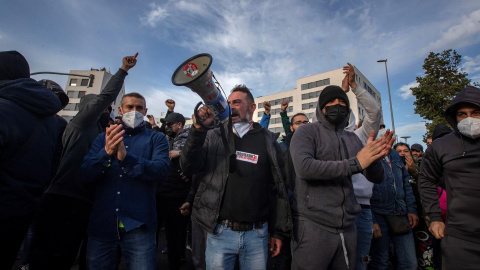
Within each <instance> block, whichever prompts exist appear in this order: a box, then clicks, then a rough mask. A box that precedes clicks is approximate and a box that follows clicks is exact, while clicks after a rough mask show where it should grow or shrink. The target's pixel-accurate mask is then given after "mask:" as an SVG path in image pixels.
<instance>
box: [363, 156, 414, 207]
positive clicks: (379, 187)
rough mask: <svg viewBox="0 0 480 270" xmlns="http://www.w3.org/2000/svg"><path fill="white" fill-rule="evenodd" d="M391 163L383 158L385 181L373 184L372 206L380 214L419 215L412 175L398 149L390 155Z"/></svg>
mask: <svg viewBox="0 0 480 270" xmlns="http://www.w3.org/2000/svg"><path fill="white" fill-rule="evenodd" d="M388 158H389V159H390V164H391V166H392V167H391V169H390V165H389V164H388V162H387V161H386V160H385V159H382V161H381V162H382V165H383V171H384V175H385V181H383V182H382V183H379V184H377V183H376V184H375V185H374V186H373V196H372V198H371V199H370V206H371V208H372V211H373V212H374V213H375V214H379V215H405V214H415V215H417V206H416V204H415V197H414V196H413V191H412V187H411V186H410V182H409V180H410V175H409V174H408V172H407V169H406V168H405V165H403V162H402V160H401V159H400V156H399V155H398V153H397V151H395V150H393V149H392V152H390V154H389V155H388Z"/></svg>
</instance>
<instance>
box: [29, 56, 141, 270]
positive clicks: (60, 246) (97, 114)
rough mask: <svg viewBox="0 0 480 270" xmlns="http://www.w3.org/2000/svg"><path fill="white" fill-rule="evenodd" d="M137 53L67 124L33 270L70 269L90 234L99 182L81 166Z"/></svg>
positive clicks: (40, 226)
mask: <svg viewBox="0 0 480 270" xmlns="http://www.w3.org/2000/svg"><path fill="white" fill-rule="evenodd" d="M137 55H138V53H137V54H136V55H135V56H126V57H124V58H123V60H122V67H121V68H120V69H119V70H118V71H117V73H116V74H115V75H113V77H112V78H110V80H109V81H108V83H107V85H106V86H105V88H104V89H103V90H102V91H101V92H100V94H98V95H94V94H89V95H85V96H84V97H83V98H82V99H81V101H80V104H79V107H80V110H79V112H78V113H77V115H76V116H75V117H74V118H73V120H72V121H71V122H70V123H69V124H68V125H67V128H66V129H65V132H64V134H63V152H62V158H61V161H60V166H59V168H58V172H57V174H56V175H55V177H54V178H53V180H52V183H51V184H50V186H49V188H48V189H47V191H46V194H45V196H44V197H43V199H42V205H41V207H40V211H39V214H38V217H37V235H36V238H35V240H34V243H33V258H32V262H31V264H30V269H70V267H71V266H72V264H73V262H74V261H75V258H76V256H77V253H78V248H79V246H80V244H81V242H82V239H83V238H85V236H86V231H87V225H88V219H89V216H90V212H91V210H92V207H93V201H94V194H95V192H94V191H95V186H94V185H93V184H91V183H87V181H85V180H84V179H81V178H80V173H79V168H80V165H81V164H82V160H83V157H84V156H85V155H86V154H88V151H89V150H90V147H91V145H92V143H93V141H94V140H95V138H96V137H97V135H98V134H100V133H101V132H102V130H103V129H105V127H102V126H101V122H102V121H101V118H103V117H102V115H107V114H108V115H109V113H108V112H107V113H104V111H105V109H107V107H108V106H109V105H110V104H111V103H112V102H113V101H114V100H115V99H116V98H117V95H118V93H119V92H120V90H121V89H122V85H123V82H124V80H125V77H126V76H127V75H128V73H127V72H128V71H129V70H130V69H131V68H133V67H134V66H135V64H136V63H137V59H136V56H137ZM102 113H103V114H102ZM107 117H109V116H107Z"/></svg>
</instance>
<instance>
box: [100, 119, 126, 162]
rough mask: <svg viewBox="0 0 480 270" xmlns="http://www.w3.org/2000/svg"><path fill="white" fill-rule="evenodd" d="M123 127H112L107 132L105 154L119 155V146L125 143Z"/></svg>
mask: <svg viewBox="0 0 480 270" xmlns="http://www.w3.org/2000/svg"><path fill="white" fill-rule="evenodd" d="M124 133H125V130H122V125H110V126H109V127H107V129H106V132H105V152H107V154H108V155H109V156H112V155H114V154H116V153H117V149H118V145H119V144H120V143H121V142H123V134H124Z"/></svg>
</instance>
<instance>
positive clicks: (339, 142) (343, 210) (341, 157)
mask: <svg viewBox="0 0 480 270" xmlns="http://www.w3.org/2000/svg"><path fill="white" fill-rule="evenodd" d="M335 136H336V137H337V141H338V147H339V149H338V150H339V152H340V160H343V155H342V142H341V138H340V137H339V136H338V134H337V132H335ZM345 150H346V149H345ZM342 193H343V201H342V225H341V227H340V228H343V221H344V219H345V189H344V181H342Z"/></svg>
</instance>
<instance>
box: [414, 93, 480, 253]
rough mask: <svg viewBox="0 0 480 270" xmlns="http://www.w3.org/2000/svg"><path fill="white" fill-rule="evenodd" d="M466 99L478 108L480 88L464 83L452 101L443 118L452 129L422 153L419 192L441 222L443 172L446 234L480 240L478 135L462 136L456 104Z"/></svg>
mask: <svg viewBox="0 0 480 270" xmlns="http://www.w3.org/2000/svg"><path fill="white" fill-rule="evenodd" d="M463 102H467V103H471V104H475V105H476V106H479V107H480V89H478V88H475V87H471V86H467V87H466V88H465V89H464V90H462V92H460V93H459V94H458V95H457V96H456V97H455V98H454V99H453V101H452V103H451V104H450V106H449V107H448V108H447V110H446V115H445V118H446V119H447V121H448V123H449V124H450V126H451V127H452V128H453V129H454V132H451V133H449V134H447V135H445V136H443V137H441V138H439V139H437V140H435V141H433V143H432V144H431V145H430V146H429V147H428V148H427V150H426V151H425V154H424V155H423V161H422V168H421V170H420V177H419V184H420V195H421V198H422V202H423V206H424V209H425V212H426V215H427V216H429V217H430V219H431V221H442V217H441V213H442V210H441V209H440V206H439V202H438V193H437V186H438V184H439V180H440V179H441V176H442V175H443V176H444V177H445V185H446V191H447V221H446V234H448V235H451V236H454V237H458V238H461V239H465V240H468V241H472V242H476V243H480V207H478V205H479V204H480V138H476V139H472V138H469V137H467V136H464V135H462V134H461V133H460V132H459V131H458V128H457V121H456V107H457V105H458V104H460V103H463Z"/></svg>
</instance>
